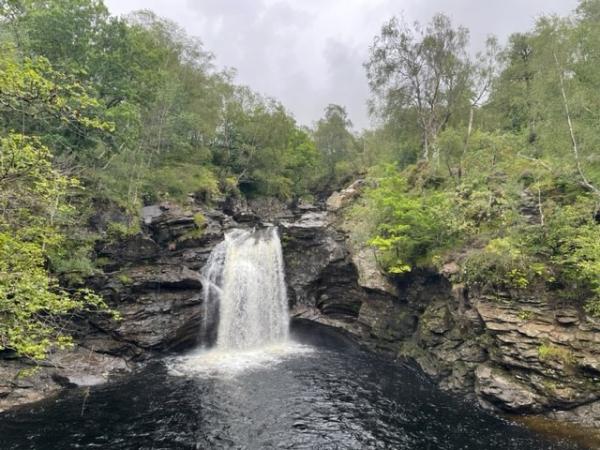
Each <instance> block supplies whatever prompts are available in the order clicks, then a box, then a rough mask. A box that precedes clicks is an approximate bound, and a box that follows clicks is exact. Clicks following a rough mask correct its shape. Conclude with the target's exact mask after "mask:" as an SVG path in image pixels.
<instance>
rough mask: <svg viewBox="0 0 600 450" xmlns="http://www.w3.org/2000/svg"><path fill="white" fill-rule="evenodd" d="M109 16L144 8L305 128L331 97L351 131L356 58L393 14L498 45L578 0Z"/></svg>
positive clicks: (359, 72) (351, 4) (245, 3)
mask: <svg viewBox="0 0 600 450" xmlns="http://www.w3.org/2000/svg"><path fill="white" fill-rule="evenodd" d="M105 2H106V4H107V5H108V7H109V8H110V10H111V12H112V13H114V14H118V15H121V14H126V13H128V12H131V11H134V10H138V9H142V8H145V9H150V10H152V11H154V12H155V13H157V14H158V15H159V16H162V17H167V18H169V19H171V20H174V21H175V22H177V23H178V24H179V25H181V26H183V27H184V28H185V29H186V30H187V31H188V33H189V34H191V35H194V36H197V37H199V38H200V39H201V40H202V41H203V42H204V45H205V47H206V49H207V50H210V51H212V52H214V53H215V55H216V57H217V59H216V62H217V65H218V66H220V67H230V68H231V67H233V68H235V69H236V70H237V81H238V82H239V83H241V84H246V85H248V86H250V87H251V88H253V89H254V90H255V91H258V92H260V93H262V94H266V95H269V96H273V97H275V98H277V99H279V100H280V101H282V102H283V104H284V105H285V106H286V107H287V108H288V109H289V110H290V111H291V112H292V113H293V114H294V115H295V117H296V118H297V119H298V121H299V122H300V123H302V124H305V125H311V124H312V123H313V122H314V121H315V120H317V119H318V118H319V117H321V115H322V113H323V109H324V108H325V106H327V105H328V104H329V103H338V104H341V105H344V106H346V108H347V109H348V112H349V114H350V118H351V119H352V121H353V122H354V124H355V128H357V129H360V128H363V127H367V126H368V125H369V118H368V115H367V110H366V105H365V103H366V100H367V97H368V95H369V91H368V85H367V80H366V77H365V71H364V68H363V67H362V63H363V62H364V61H365V60H366V59H367V55H368V49H369V45H370V44H371V43H372V41H373V37H374V36H375V35H376V34H378V32H379V30H380V28H381V25H382V24H383V23H384V22H385V21H386V20H388V19H389V18H390V17H391V16H393V15H398V16H403V17H404V18H405V19H406V20H407V21H409V22H412V21H415V20H418V21H420V22H427V21H428V20H429V18H430V17H431V16H432V15H433V14H434V13H436V12H445V13H446V14H448V15H450V17H452V19H453V21H454V23H455V24H461V25H464V26H466V27H467V28H469V29H470V30H471V43H472V46H473V47H475V48H477V47H478V46H480V45H481V43H483V42H484V41H485V38H486V36H487V35H488V34H495V35H497V36H498V37H499V38H500V39H501V41H502V42H504V41H505V39H506V37H507V36H508V35H509V34H511V33H513V32H515V31H525V30H528V29H529V28H530V27H531V26H532V25H533V23H534V21H535V18H536V17H538V16H539V15H540V14H542V13H558V14H561V15H563V14H567V13H568V12H570V11H572V10H573V9H574V8H575V7H576V5H577V0H105Z"/></svg>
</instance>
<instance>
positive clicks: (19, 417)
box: [0, 326, 581, 450]
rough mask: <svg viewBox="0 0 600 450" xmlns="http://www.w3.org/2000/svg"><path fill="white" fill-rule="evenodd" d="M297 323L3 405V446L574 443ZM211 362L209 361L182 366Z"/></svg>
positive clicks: (560, 446) (48, 449)
mask: <svg viewBox="0 0 600 450" xmlns="http://www.w3.org/2000/svg"><path fill="white" fill-rule="evenodd" d="M299 331H300V336H299V339H300V341H301V342H303V344H304V345H303V346H299V347H296V350H298V353H297V354H295V355H294V356H293V357H291V355H290V353H289V352H288V353H286V352H285V351H283V352H279V353H278V352H276V351H275V352H272V353H271V354H270V355H268V353H269V352H265V354H263V355H262V356H261V357H256V356H260V355H253V357H247V358H246V362H248V361H249V360H252V361H254V362H256V361H258V360H260V361H261V362H260V363H258V364H250V365H246V363H241V364H239V361H238V362H236V363H235V364H231V365H228V364H229V363H225V362H224V361H223V360H222V355H221V357H215V355H214V354H213V355H209V356H208V357H207V356H206V355H207V354H203V355H198V354H196V355H190V356H188V357H186V358H182V359H174V360H169V361H168V362H167V364H155V365H153V366H150V367H148V368H147V369H146V370H144V371H143V372H142V373H139V374H137V375H135V376H132V377H130V378H128V379H125V380H121V381H119V382H116V383H113V384H111V385H107V386H103V387H99V388H96V389H92V390H91V391H90V393H89V396H87V397H86V396H85V392H84V391H81V390H72V391H70V392H66V393H64V394H63V395H61V396H60V397H58V398H57V399H54V400H49V401H45V402H41V403H38V404H36V405H33V406H30V407H26V408H21V409H20V410H19V411H17V412H10V413H4V414H1V415H0V448H2V449H44V450H52V449H57V450H66V449H70V448H100V449H208V448H218V449H220V448H244V449H267V448H289V449H296V448H301V449H304V448H306V449H312V448H320V449H363V448H365V449H380V448H381V449H387V448H393V449H424V450H427V449H431V450H434V449H436V450H437V449H477V450H480V449H515V450H516V449H519V450H522V449H532V450H536V449H556V450H566V449H577V448H581V447H577V446H575V445H574V444H569V443H568V442H566V441H563V442H558V441H549V440H546V439H545V438H543V437H541V436H540V435H537V434H535V433H533V432H531V431H528V430H527V429H525V428H523V427H520V426H517V425H514V424H511V423H509V422H507V421H505V420H503V419H500V418H497V417H493V416H490V415H488V414H486V413H484V412H482V411H480V410H478V409H477V408H475V407H474V406H473V405H471V404H467V403H463V402H461V401H459V400H457V399H455V398H453V397H451V396H448V395H446V394H444V393H441V392H440V391H438V390H437V389H436V388H435V387H434V386H433V385H432V384H431V383H430V382H429V381H427V380H426V379H425V378H424V377H423V376H422V375H421V374H420V372H419V371H417V370H416V369H414V368H413V367H411V366H409V365H402V364H394V363H391V362H388V361H385V360H382V359H380V358H378V357H377V356H374V355H372V354H369V353H365V352H362V351H360V350H358V349H356V348H355V347H354V346H352V345H350V344H349V343H348V342H346V341H345V340H344V339H343V338H340V337H338V336H337V335H335V334H331V333H330V332H329V331H327V330H323V329H322V328H319V327H316V326H303V327H302V328H301V329H300V330H299ZM307 346H310V347H312V350H311V351H307ZM293 348H295V347H294V346H291V347H289V348H288V350H291V349H293ZM265 355H266V356H265ZM254 357H256V358H254ZM202 358H205V359H202ZM243 359H244V358H242V360H243ZM211 361H212V364H213V368H212V369H211V370H208V371H206V372H204V373H202V371H199V372H192V373H190V372H186V370H187V369H189V367H190V366H194V364H195V363H198V364H200V363H203V362H204V363H205V364H206V365H207V367H209V366H210V364H211ZM214 361H217V362H216V363H215V362H214ZM232 367H233V368H234V369H235V370H233V371H231V370H229V369H230V368H232ZM241 368H243V369H244V370H241ZM238 369H240V370H238ZM174 371H175V372H174ZM173 373H176V374H177V375H174V374H173ZM84 400H85V401H84Z"/></svg>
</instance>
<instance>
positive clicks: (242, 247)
mask: <svg viewBox="0 0 600 450" xmlns="http://www.w3.org/2000/svg"><path fill="white" fill-rule="evenodd" d="M204 279H205V289H204V296H205V297H204V300H205V303H204V304H205V323H204V330H205V331H204V332H205V334H206V328H207V324H208V323H212V322H214V319H215V315H218V328H217V338H216V347H217V349H218V350H225V351H226V350H241V349H252V348H260V347H263V346H267V345H270V344H275V343H280V342H283V341H285V340H286V339H287V337H288V328H289V316H288V301H287V295H286V287H285V279H284V272H283V255H282V251H281V242H280V240H279V235H278V233H277V228H275V227H270V228H265V229H261V230H258V231H255V230H233V231H230V232H228V233H227V234H226V235H225V240H224V241H223V242H222V243H221V244H219V245H218V246H217V247H215V248H214V249H213V251H212V253H211V255H210V257H209V259H208V261H207V264H206V266H205V268H204Z"/></svg>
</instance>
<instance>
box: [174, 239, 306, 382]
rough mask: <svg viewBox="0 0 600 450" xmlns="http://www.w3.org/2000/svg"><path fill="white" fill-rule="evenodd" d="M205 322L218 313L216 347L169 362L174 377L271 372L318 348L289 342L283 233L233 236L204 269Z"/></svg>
mask: <svg viewBox="0 0 600 450" xmlns="http://www.w3.org/2000/svg"><path fill="white" fill-rule="evenodd" d="M203 274H204V305H205V308H204V320H203V325H202V327H203V330H201V333H202V335H203V336H206V330H207V329H208V328H207V327H208V324H209V323H213V322H214V320H215V319H216V317H214V315H215V314H217V312H216V311H218V329H217V340H216V345H215V347H214V348H213V349H208V350H207V349H201V350H197V351H195V352H193V353H190V354H188V355H185V356H181V357H178V358H174V359H172V360H170V361H169V370H170V372H171V373H172V374H174V375H200V376H210V375H224V374H228V375H235V374H237V373H240V372H243V371H245V370H249V369H256V368H261V367H268V366H271V365H273V364H276V363H278V362H281V361H285V360H286V359H289V358H291V357H294V356H298V355H304V354H307V353H311V352H313V348H312V347H309V346H306V345H301V344H298V343H295V342H292V341H290V340H289V339H288V334H289V312H288V299H287V293H286V285H285V278H284V267H283V254H282V250H281V241H280V239H279V235H278V233H277V228H275V227H271V228H266V229H262V230H258V231H255V230H233V231H230V232H228V233H227V234H226V235H225V239H224V241H223V242H222V243H221V244H219V245H217V246H216V247H215V248H214V249H213V251H212V252H211V255H210V257H209V259H208V261H207V264H206V266H205V267H204V269H203Z"/></svg>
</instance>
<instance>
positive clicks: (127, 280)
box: [117, 273, 133, 285]
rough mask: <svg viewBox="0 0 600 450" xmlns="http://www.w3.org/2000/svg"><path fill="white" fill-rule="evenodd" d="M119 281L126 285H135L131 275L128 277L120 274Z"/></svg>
mask: <svg viewBox="0 0 600 450" xmlns="http://www.w3.org/2000/svg"><path fill="white" fill-rule="evenodd" d="M117 280H119V281H120V282H121V283H122V284H125V285H127V284H132V283H133V279H132V278H131V277H130V276H129V275H126V274H124V273H120V274H119V275H117Z"/></svg>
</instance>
